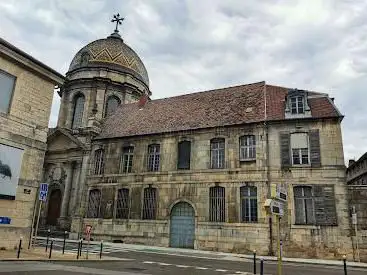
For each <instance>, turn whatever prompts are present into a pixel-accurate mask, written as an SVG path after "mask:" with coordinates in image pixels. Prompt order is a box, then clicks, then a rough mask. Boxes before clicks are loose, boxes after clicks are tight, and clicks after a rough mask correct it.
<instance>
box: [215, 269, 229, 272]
mask: <svg viewBox="0 0 367 275" xmlns="http://www.w3.org/2000/svg"><path fill="white" fill-rule="evenodd" d="M215 271H217V272H227V271H228V270H226V269H216V270H215Z"/></svg>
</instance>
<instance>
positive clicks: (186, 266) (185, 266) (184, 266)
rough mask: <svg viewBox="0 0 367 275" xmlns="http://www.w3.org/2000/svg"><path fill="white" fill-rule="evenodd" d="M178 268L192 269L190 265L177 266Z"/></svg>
mask: <svg viewBox="0 0 367 275" xmlns="http://www.w3.org/2000/svg"><path fill="white" fill-rule="evenodd" d="M176 266H177V267H182V268H188V267H190V266H188V265H176Z"/></svg>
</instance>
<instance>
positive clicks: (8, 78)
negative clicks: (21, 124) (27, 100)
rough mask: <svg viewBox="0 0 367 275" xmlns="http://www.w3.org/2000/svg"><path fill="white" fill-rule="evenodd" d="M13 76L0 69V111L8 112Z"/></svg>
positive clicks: (13, 81)
mask: <svg viewBox="0 0 367 275" xmlns="http://www.w3.org/2000/svg"><path fill="white" fill-rule="evenodd" d="M14 85H15V76H12V75H10V74H8V73H5V72H3V71H0V112H2V113H8V112H9V108H10V101H11V98H12V96H13V91H14Z"/></svg>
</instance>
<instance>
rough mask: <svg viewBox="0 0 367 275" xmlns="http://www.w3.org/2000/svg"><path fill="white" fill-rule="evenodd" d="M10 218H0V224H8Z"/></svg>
mask: <svg viewBox="0 0 367 275" xmlns="http://www.w3.org/2000/svg"><path fill="white" fill-rule="evenodd" d="M10 222H11V218H9V217H0V224H10Z"/></svg>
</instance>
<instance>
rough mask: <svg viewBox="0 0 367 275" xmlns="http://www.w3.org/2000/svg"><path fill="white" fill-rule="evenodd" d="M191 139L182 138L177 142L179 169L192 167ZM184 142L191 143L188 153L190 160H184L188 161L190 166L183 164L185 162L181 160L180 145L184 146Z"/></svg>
mask: <svg viewBox="0 0 367 275" xmlns="http://www.w3.org/2000/svg"><path fill="white" fill-rule="evenodd" d="M191 143H192V142H191V141H190V140H186V139H185V140H181V141H179V142H178V143H177V170H190V168H191ZM184 144H189V145H188V146H189V149H190V152H189V154H188V160H184V162H187V163H188V166H185V165H183V163H181V162H180V145H181V146H184Z"/></svg>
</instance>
